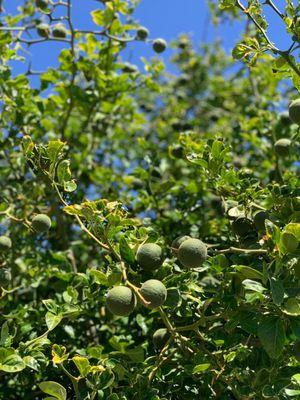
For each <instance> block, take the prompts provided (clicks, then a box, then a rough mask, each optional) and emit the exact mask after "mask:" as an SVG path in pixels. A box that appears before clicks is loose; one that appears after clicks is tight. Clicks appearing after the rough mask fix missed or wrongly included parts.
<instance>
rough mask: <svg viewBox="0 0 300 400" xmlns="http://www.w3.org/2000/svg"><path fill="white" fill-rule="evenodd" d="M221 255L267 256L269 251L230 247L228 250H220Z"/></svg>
mask: <svg viewBox="0 0 300 400" xmlns="http://www.w3.org/2000/svg"><path fill="white" fill-rule="evenodd" d="M218 252H219V253H221V254H226V253H241V254H267V253H268V250H264V249H240V248H238V247H229V248H228V249H223V250H218Z"/></svg>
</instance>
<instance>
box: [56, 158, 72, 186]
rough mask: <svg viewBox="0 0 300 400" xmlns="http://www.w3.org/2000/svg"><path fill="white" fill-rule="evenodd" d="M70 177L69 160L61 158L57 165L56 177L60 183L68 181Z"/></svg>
mask: <svg viewBox="0 0 300 400" xmlns="http://www.w3.org/2000/svg"><path fill="white" fill-rule="evenodd" d="M71 177H72V174H71V170H70V161H69V160H63V161H61V162H60V163H59V164H58V166H57V179H58V182H59V183H60V184H64V183H65V182H68V181H69V180H70V179H71Z"/></svg>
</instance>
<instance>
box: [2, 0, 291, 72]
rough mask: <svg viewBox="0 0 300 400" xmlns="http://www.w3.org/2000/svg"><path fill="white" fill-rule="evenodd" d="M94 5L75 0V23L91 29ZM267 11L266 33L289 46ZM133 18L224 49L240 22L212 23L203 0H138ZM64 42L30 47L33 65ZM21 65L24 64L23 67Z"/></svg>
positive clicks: (147, 49)
mask: <svg viewBox="0 0 300 400" xmlns="http://www.w3.org/2000/svg"><path fill="white" fill-rule="evenodd" d="M22 3H23V1H22V0H4V5H5V10H6V11H7V12H14V10H16V7H17V6H18V5H20V4H22ZM284 3H285V0H277V1H276V4H277V5H278V6H279V7H281V9H283V5H284ZM96 8H97V3H96V2H95V1H93V0H74V1H73V19H74V25H75V26H76V28H79V29H89V28H92V29H93V26H94V25H93V23H92V20H91V16H90V12H91V11H92V10H94V9H96ZM266 15H267V17H268V19H269V21H270V28H269V35H270V37H271V38H272V40H274V41H275V42H276V45H277V46H278V47H279V48H281V49H285V48H288V46H289V40H288V37H287V35H286V34H285V32H284V29H283V24H282V22H281V21H280V19H279V17H277V16H276V15H274V13H273V12H270V10H269V9H268V8H266ZM135 18H136V19H137V20H138V21H139V22H140V23H141V25H144V26H146V27H148V29H149V30H150V32H151V38H155V37H163V38H165V39H166V40H168V41H170V40H172V39H174V38H176V37H177V36H178V35H179V34H180V33H182V32H185V33H189V34H191V36H192V38H193V41H194V42H195V44H201V43H203V41H204V40H205V41H212V40H213V39H215V38H219V39H222V42H223V45H224V47H225V49H226V51H227V52H230V51H231V49H232V47H233V45H234V44H235V43H236V41H237V40H238V38H239V37H240V35H241V31H242V27H243V23H242V22H240V23H239V22H235V23H231V22H228V23H226V24H224V25H222V26H220V27H214V26H212V24H211V23H208V21H209V19H208V18H209V11H208V7H207V5H206V0H141V2H140V5H139V6H138V7H137V10H136V12H135ZM62 47H63V46H60V45H58V43H53V42H52V43H46V44H38V45H35V46H33V47H32V48H31V53H32V55H31V57H32V67H33V69H38V70H45V69H46V68H47V67H48V66H55V65H56V64H57V55H58V53H59V51H60V49H61V48H62ZM153 55H154V53H153V51H152V49H151V45H145V44H144V43H133V44H131V45H130V46H129V47H128V49H127V50H126V53H125V57H126V58H127V59H128V60H130V61H132V62H135V63H138V64H139V59H140V57H142V56H143V57H147V58H150V57H152V56H153ZM170 55H171V50H168V51H167V52H166V53H164V54H163V55H162V56H161V57H163V58H164V59H165V60H166V61H167V60H168V58H169V57H170ZM23 68H24V67H23ZM14 69H15V73H19V72H20V71H21V70H22V67H21V65H19V63H17V64H16V63H14Z"/></svg>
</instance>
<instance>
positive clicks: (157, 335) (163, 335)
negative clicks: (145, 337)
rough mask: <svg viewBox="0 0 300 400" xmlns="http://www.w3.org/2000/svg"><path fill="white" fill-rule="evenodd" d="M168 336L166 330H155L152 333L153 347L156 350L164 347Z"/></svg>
mask: <svg viewBox="0 0 300 400" xmlns="http://www.w3.org/2000/svg"><path fill="white" fill-rule="evenodd" d="M169 337H170V335H169V332H168V330H167V329H166V328H160V329H157V330H156V331H155V332H154V333H153V338H152V340H153V345H154V347H155V348H156V349H162V348H163V347H164V345H165V344H166V343H167V341H168V339H169Z"/></svg>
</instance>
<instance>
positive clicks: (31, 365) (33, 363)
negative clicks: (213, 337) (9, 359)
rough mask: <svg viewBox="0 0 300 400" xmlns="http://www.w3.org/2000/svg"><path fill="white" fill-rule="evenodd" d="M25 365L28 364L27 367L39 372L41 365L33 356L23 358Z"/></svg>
mask: <svg viewBox="0 0 300 400" xmlns="http://www.w3.org/2000/svg"><path fill="white" fill-rule="evenodd" d="M23 361H24V363H25V364H26V366H27V367H29V368H31V369H33V370H35V371H38V370H39V363H38V362H37V360H36V359H35V358H34V357H32V356H25V357H24V358H23Z"/></svg>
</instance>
